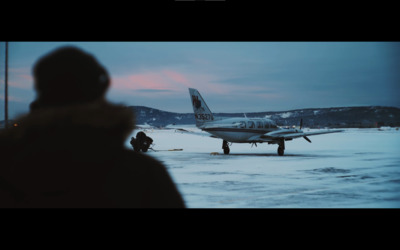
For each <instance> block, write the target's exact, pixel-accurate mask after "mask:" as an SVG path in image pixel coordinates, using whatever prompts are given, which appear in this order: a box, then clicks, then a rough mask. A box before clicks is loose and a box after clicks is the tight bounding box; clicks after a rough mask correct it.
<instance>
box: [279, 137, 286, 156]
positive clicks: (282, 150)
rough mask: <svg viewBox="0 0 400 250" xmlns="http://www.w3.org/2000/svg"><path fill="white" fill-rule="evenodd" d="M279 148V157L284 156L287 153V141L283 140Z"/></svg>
mask: <svg viewBox="0 0 400 250" xmlns="http://www.w3.org/2000/svg"><path fill="white" fill-rule="evenodd" d="M278 145H279V147H278V155H279V156H283V155H284V153H285V140H284V139H282V140H280V141H279V144H278Z"/></svg>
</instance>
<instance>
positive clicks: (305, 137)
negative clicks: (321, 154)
mask: <svg viewBox="0 0 400 250" xmlns="http://www.w3.org/2000/svg"><path fill="white" fill-rule="evenodd" d="M303 138H304V139H306V140H307V141H308V142H309V143H311V140H310V139H308V137H307V136H303Z"/></svg>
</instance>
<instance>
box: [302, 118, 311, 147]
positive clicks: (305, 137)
mask: <svg viewBox="0 0 400 250" xmlns="http://www.w3.org/2000/svg"><path fill="white" fill-rule="evenodd" d="M302 127H303V119H300V130H301V128H302ZM303 138H304V139H306V141H308V142H309V143H311V140H310V139H308V137H307V136H303Z"/></svg>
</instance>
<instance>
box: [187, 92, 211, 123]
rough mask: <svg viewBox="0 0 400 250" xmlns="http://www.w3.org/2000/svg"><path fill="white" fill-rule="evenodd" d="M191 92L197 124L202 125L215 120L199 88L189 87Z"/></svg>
mask: <svg viewBox="0 0 400 250" xmlns="http://www.w3.org/2000/svg"><path fill="white" fill-rule="evenodd" d="M189 94H190V98H191V101H192V106H193V111H194V116H195V119H196V126H197V127H200V126H202V125H204V123H206V122H210V121H213V120H214V116H213V114H212V112H211V110H210V109H209V108H208V106H207V104H206V102H205V101H204V99H203V98H202V97H201V95H200V93H199V91H198V90H197V89H192V88H189Z"/></svg>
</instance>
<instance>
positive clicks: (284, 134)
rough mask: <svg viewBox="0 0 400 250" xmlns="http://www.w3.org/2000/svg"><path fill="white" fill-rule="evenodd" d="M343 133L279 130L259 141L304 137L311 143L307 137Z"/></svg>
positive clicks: (334, 131) (336, 130) (264, 135)
mask: <svg viewBox="0 0 400 250" xmlns="http://www.w3.org/2000/svg"><path fill="white" fill-rule="evenodd" d="M342 131H344V130H339V129H335V130H321V131H312V132H303V131H301V130H296V129H282V130H277V131H273V132H269V133H266V134H263V135H261V136H259V138H258V139H261V140H262V139H265V140H268V141H271V140H282V139H284V140H289V139H295V138H300V137H303V138H304V139H306V140H307V141H308V142H311V140H310V139H308V138H307V136H311V135H322V134H330V133H338V132H342ZM251 139H253V140H254V139H256V138H251Z"/></svg>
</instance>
